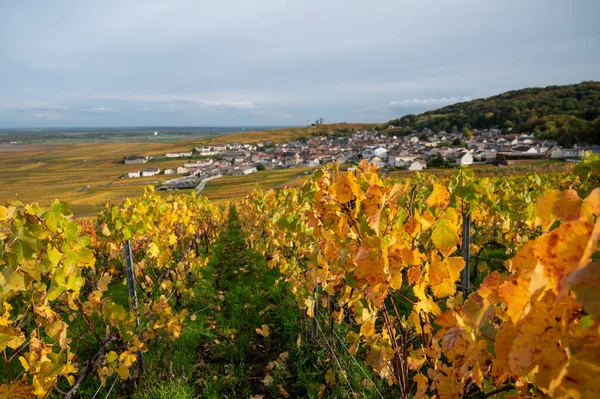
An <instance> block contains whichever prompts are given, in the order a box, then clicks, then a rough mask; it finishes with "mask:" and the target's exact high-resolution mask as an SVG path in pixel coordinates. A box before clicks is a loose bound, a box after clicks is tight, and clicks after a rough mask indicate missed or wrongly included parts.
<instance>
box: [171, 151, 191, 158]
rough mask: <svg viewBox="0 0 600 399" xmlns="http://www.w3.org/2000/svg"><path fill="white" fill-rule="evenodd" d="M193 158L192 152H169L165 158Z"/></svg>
mask: <svg viewBox="0 0 600 399" xmlns="http://www.w3.org/2000/svg"><path fill="white" fill-rule="evenodd" d="M191 156H192V152H191V151H188V152H168V153H166V154H165V158H188V157H191Z"/></svg>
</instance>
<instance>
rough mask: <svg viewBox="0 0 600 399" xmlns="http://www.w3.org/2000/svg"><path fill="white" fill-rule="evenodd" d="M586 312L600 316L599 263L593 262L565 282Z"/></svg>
mask: <svg viewBox="0 0 600 399" xmlns="http://www.w3.org/2000/svg"><path fill="white" fill-rule="evenodd" d="M567 282H568V283H569V285H570V286H571V288H572V289H573V291H575V295H576V296H577V300H578V301H579V302H581V304H582V305H583V308H584V309H585V310H586V312H588V313H590V314H594V315H596V316H600V295H599V294H598V290H599V289H600V288H599V287H600V262H593V263H590V264H589V265H587V266H586V267H584V268H583V269H581V270H578V271H576V272H574V273H573V274H571V275H570V276H569V278H568V280H567Z"/></svg>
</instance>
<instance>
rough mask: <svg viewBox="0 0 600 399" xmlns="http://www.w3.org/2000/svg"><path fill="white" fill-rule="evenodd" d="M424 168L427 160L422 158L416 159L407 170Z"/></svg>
mask: <svg viewBox="0 0 600 399" xmlns="http://www.w3.org/2000/svg"><path fill="white" fill-rule="evenodd" d="M425 168H427V162H426V161H424V160H422V159H417V160H416V161H414V162H413V163H411V164H410V166H409V167H408V170H423V169H425Z"/></svg>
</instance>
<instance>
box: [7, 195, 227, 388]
mask: <svg viewBox="0 0 600 399" xmlns="http://www.w3.org/2000/svg"><path fill="white" fill-rule="evenodd" d="M223 217H224V215H223V213H222V212H221V211H220V210H219V209H217V208H216V207H214V206H213V205H212V204H211V203H210V202H209V201H208V200H206V199H205V198H202V197H195V196H189V195H188V196H180V197H171V198H168V199H163V198H161V197H160V196H159V195H158V194H157V193H155V192H153V191H152V190H151V189H149V190H146V192H145V193H144V195H143V197H141V198H139V199H127V200H125V201H124V202H123V203H122V204H121V205H119V206H108V205H107V207H106V209H105V210H104V211H103V212H102V213H101V214H100V216H99V217H98V219H97V221H95V222H84V223H79V222H77V221H75V220H74V219H73V217H72V214H71V212H70V210H69V208H68V206H67V205H66V204H65V203H62V202H59V201H56V202H54V203H53V204H52V205H51V206H50V207H41V206H39V205H38V204H36V203H34V204H29V205H25V204H22V203H20V202H18V201H16V202H11V203H9V204H8V206H6V207H5V206H0V271H1V274H0V351H2V352H3V354H4V367H5V368H6V371H7V376H6V377H7V380H8V381H7V382H8V384H4V385H0V397H1V398H5V397H7V398H20V397H23V398H29V397H38V398H44V397H48V396H49V395H51V394H52V393H53V392H55V393H56V392H59V393H61V394H62V395H64V396H65V397H72V396H73V395H75V394H76V392H77V389H78V387H79V386H80V384H81V382H82V381H83V380H84V379H86V378H87V377H90V376H93V375H96V376H97V377H98V378H100V380H102V381H104V379H105V378H107V377H108V376H111V375H113V374H116V375H118V377H119V378H121V379H122V380H127V379H129V378H130V377H131V376H132V375H134V374H135V373H136V371H135V370H136V368H135V367H134V366H136V365H139V359H138V354H139V353H143V352H145V351H147V348H148V347H147V344H148V343H149V342H150V341H152V340H154V339H158V338H167V337H171V338H177V337H178V336H179V334H180V332H181V329H182V327H183V323H184V321H185V320H186V319H187V318H188V317H193V315H189V312H188V311H187V310H186V309H185V307H184V304H185V300H186V298H189V297H190V296H193V291H192V290H191V287H192V286H193V284H194V283H195V281H196V280H197V279H198V278H201V274H200V273H201V269H202V267H203V265H204V264H205V263H206V260H207V256H208V254H207V248H208V246H209V245H210V244H211V242H212V241H213V240H214V238H215V237H216V236H217V235H218V233H219V231H220V226H221V224H222V221H223ZM126 240H129V241H130V242H131V245H132V248H133V256H134V263H135V274H136V277H137V281H136V285H137V287H138V297H139V305H138V307H137V308H135V307H133V306H132V304H131V303H128V301H127V300H119V298H117V297H123V295H122V294H119V292H123V290H124V289H125V288H124V285H123V283H124V280H125V273H124V266H123V265H124V252H123V244H124V243H125V241H126ZM125 292H126V291H125ZM124 296H125V298H126V297H127V294H126V293H125V295H124ZM138 319H139V320H140V322H139V325H138V323H137V320H138ZM59 386H61V387H62V389H63V390H64V389H66V388H67V391H66V392H65V391H62V390H61V389H60V388H59Z"/></svg>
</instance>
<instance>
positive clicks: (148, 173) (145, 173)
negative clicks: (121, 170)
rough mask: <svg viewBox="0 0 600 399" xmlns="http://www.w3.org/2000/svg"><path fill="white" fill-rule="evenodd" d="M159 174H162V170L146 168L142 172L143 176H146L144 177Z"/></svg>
mask: <svg viewBox="0 0 600 399" xmlns="http://www.w3.org/2000/svg"><path fill="white" fill-rule="evenodd" d="M159 173H160V168H146V169H144V170H142V176H144V177H150V176H156V175H157V174H159Z"/></svg>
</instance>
